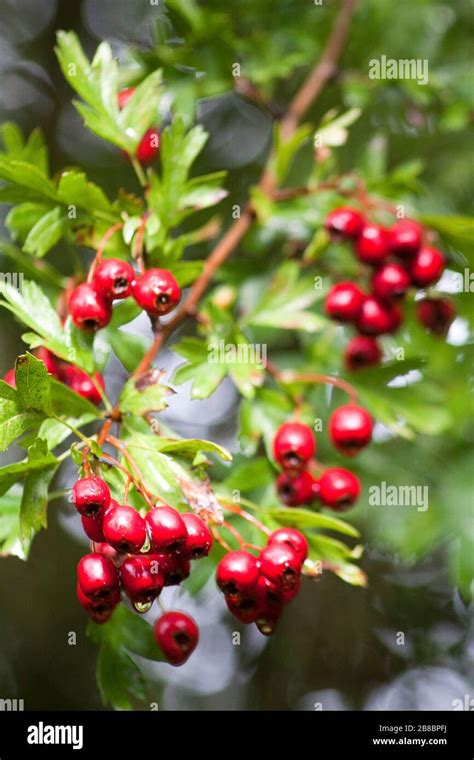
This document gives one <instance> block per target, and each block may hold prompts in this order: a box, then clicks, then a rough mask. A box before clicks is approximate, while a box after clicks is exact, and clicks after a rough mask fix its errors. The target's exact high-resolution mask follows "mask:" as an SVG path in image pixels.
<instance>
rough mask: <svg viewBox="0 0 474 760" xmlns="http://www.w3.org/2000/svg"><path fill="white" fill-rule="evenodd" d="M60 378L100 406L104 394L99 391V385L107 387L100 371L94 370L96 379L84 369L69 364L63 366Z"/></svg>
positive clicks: (80, 394)
mask: <svg viewBox="0 0 474 760" xmlns="http://www.w3.org/2000/svg"><path fill="white" fill-rule="evenodd" d="M59 376H60V378H61V380H62V381H63V383H65V384H66V385H67V386H68V387H69V388H71V390H73V391H74V392H75V393H77V394H79V396H82V398H86V399H87V400H88V401H90V402H91V403H92V404H95V405H96V406H99V404H100V403H101V402H102V396H101V395H100V393H99V390H98V388H97V385H99V386H100V387H101V388H102V389H103V388H104V387H105V383H104V378H103V377H102V375H101V374H100V372H94V380H92V378H91V377H90V375H88V374H87V372H84V370H82V369H79V367H75V366H74V365H72V364H68V365H66V366H64V367H62V368H61V370H60V375H59Z"/></svg>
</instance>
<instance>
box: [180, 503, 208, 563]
mask: <svg viewBox="0 0 474 760" xmlns="http://www.w3.org/2000/svg"><path fill="white" fill-rule="evenodd" d="M181 519H182V520H183V522H184V524H185V526H186V531H187V533H188V537H187V539H186V543H185V544H184V547H183V554H184V556H185V557H187V559H200V558H201V557H207V555H208V554H209V552H210V551H211V546H212V535H211V531H210V530H209V528H208V527H207V525H206V523H205V522H204V521H203V520H201V518H200V517H198V516H197V515H195V514H194V513H193V512H185V513H184V514H182V515H181Z"/></svg>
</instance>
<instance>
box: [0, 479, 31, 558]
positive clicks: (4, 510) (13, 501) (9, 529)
mask: <svg viewBox="0 0 474 760" xmlns="http://www.w3.org/2000/svg"><path fill="white" fill-rule="evenodd" d="M22 493H23V489H22V487H21V486H20V485H14V486H13V487H12V488H10V489H9V491H8V493H5V494H3V495H2V496H0V556H1V557H5V556H7V555H9V554H12V555H14V556H16V557H19V558H20V559H26V555H25V553H24V551H23V549H22V546H21V543H20V538H19V525H20V521H19V515H20V505H21V497H22Z"/></svg>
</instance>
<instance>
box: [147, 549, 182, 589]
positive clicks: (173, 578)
mask: <svg viewBox="0 0 474 760" xmlns="http://www.w3.org/2000/svg"><path fill="white" fill-rule="evenodd" d="M148 556H150V557H152V558H153V559H154V560H155V561H156V562H157V563H158V568H159V571H160V574H161V575H162V576H163V580H164V585H165V586H179V584H180V583H181V582H182V581H184V580H186V578H189V574H190V572H191V563H190V561H189V560H188V559H186V557H184V556H183V555H182V554H179V553H174V554H150V555H148Z"/></svg>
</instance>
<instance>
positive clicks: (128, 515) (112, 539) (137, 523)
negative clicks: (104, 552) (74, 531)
mask: <svg viewBox="0 0 474 760" xmlns="http://www.w3.org/2000/svg"><path fill="white" fill-rule="evenodd" d="M102 530H103V532H104V536H105V540H106V541H107V542H108V543H109V544H110V545H111V546H113V547H114V549H117V551H119V552H124V553H130V554H135V553H136V552H139V551H140V549H141V548H142V546H143V544H144V543H145V540H146V524H145V520H144V519H143V517H141V515H140V514H139V513H138V512H137V510H136V509H134V508H133V507H129V506H128V505H126V504H118V505H117V506H113V507H110V509H108V510H107V512H106V513H105V514H104V516H103V518H102Z"/></svg>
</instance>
